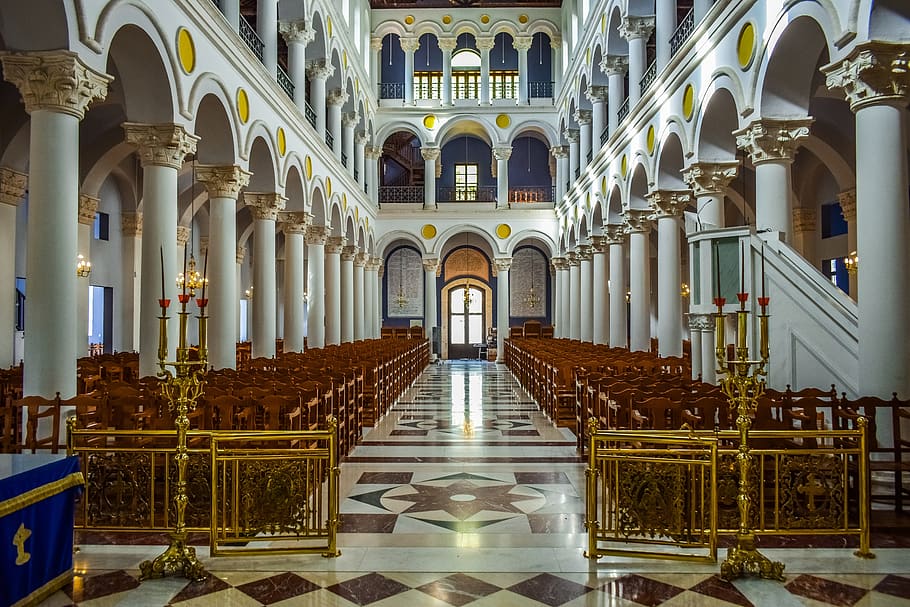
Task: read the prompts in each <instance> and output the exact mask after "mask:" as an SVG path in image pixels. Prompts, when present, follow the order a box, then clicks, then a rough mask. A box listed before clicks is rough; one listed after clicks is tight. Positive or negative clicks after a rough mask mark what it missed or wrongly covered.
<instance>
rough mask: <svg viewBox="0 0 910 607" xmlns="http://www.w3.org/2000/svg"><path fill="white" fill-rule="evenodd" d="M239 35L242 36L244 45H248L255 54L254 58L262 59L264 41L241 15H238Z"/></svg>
mask: <svg viewBox="0 0 910 607" xmlns="http://www.w3.org/2000/svg"><path fill="white" fill-rule="evenodd" d="M240 37H241V38H243V41H244V42H246V45H247V46H248V47H250V50H251V51H253V54H254V55H256V58H257V59H259V60H260V61H262V57H263V50H264V49H265V43H264V42H263V41H262V38H260V37H259V34H257V33H256V30H255V29H253V26H252V25H250V22H249V21H247V20H246V17H244V16H243V15H241V16H240Z"/></svg>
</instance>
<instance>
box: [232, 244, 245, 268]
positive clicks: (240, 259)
mask: <svg viewBox="0 0 910 607" xmlns="http://www.w3.org/2000/svg"><path fill="white" fill-rule="evenodd" d="M244 257H246V247H241V246H239V245H238V246H237V253H236V254H235V255H234V259H235V260H236V261H237V263H239V264H240V263H243V258H244Z"/></svg>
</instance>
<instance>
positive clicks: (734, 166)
mask: <svg viewBox="0 0 910 607" xmlns="http://www.w3.org/2000/svg"><path fill="white" fill-rule="evenodd" d="M738 171H739V162H737V161H735V160H733V161H730V162H693V163H692V164H690V165H689V166H688V167H687V168H685V169H683V170H682V175H683V181H685V182H686V183H687V184H689V185H690V186H691V187H692V191H693V193H694V194H695V196H696V197H698V196H718V195H722V194H724V192H726V189H727V186H728V185H730V182H731V181H732V180H733V179H734V178H735V177H736V173H737V172H738Z"/></svg>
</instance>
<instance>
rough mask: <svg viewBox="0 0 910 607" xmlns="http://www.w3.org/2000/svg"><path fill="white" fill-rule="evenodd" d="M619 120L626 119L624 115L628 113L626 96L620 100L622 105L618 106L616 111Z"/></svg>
mask: <svg viewBox="0 0 910 607" xmlns="http://www.w3.org/2000/svg"><path fill="white" fill-rule="evenodd" d="M616 115H617V118H618V120H619V122H622V121H623V120H625V119H626V116H628V115H629V98H628V97H626V100H625V101H623V102H622V105H621V106H619V111H618V112H616Z"/></svg>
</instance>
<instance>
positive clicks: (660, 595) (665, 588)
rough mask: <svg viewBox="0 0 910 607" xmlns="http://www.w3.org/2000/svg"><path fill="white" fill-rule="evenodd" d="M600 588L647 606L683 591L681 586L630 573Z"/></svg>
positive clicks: (657, 603)
mask: <svg viewBox="0 0 910 607" xmlns="http://www.w3.org/2000/svg"><path fill="white" fill-rule="evenodd" d="M601 590H603V591H604V592H606V593H607V594H612V595H613V596H618V597H621V598H624V599H626V600H627V601H634V602H636V603H640V604H642V605H648V607H655V606H656V605H660V604H661V603H663V602H665V601H668V600H670V599H672V598H673V597H674V596H676V595H677V594H679V593H680V592H682V591H683V589H682V588H679V587H677V586H671V585H670V584H664V583H663V582H659V581H657V580H652V579H651V578H646V577H642V576H640V575H636V574H631V575H624V576H622V577H620V578H617V579H615V580H612V581H610V582H608V583H607V584H605V585H604V586H603V587H602V588H601Z"/></svg>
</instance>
